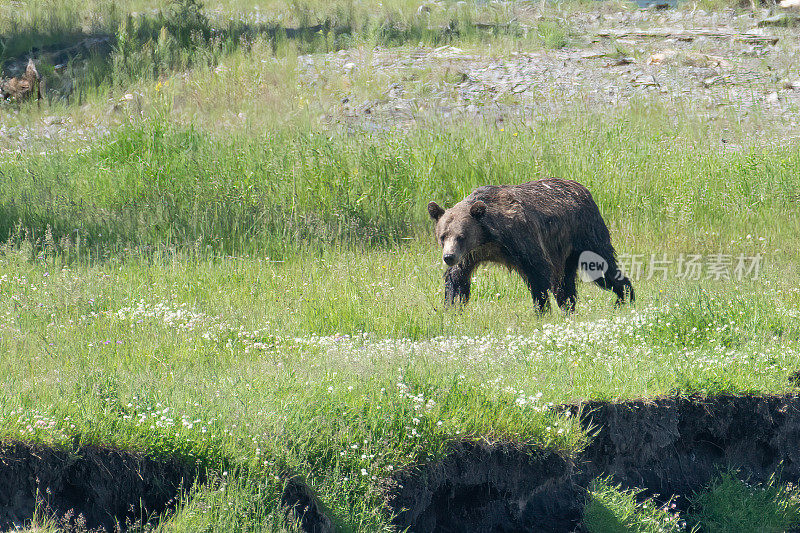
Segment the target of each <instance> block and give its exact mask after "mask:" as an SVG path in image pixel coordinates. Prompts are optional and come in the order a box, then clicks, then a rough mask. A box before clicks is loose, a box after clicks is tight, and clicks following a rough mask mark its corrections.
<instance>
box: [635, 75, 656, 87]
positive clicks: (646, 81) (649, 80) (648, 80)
mask: <svg viewBox="0 0 800 533" xmlns="http://www.w3.org/2000/svg"><path fill="white" fill-rule="evenodd" d="M631 85H638V86H642V87H656V86H658V82H657V81H656V79H655V77H654V76H652V75H651V74H642V75H641V76H637V77H636V78H634V79H632V80H631Z"/></svg>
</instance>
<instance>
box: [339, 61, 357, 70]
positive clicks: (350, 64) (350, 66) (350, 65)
mask: <svg viewBox="0 0 800 533" xmlns="http://www.w3.org/2000/svg"><path fill="white" fill-rule="evenodd" d="M355 68H356V64H355V63H353V62H352V61H348V62H347V63H345V64H344V66H343V67H342V69H344V71H345V72H347V73H350V72H352V71H353V70H354V69H355Z"/></svg>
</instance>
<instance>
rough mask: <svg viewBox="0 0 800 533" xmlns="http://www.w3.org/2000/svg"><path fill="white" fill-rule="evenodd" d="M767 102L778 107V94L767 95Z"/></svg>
mask: <svg viewBox="0 0 800 533" xmlns="http://www.w3.org/2000/svg"><path fill="white" fill-rule="evenodd" d="M765 101H766V102H767V103H768V104H770V105H778V103H779V102H780V99H779V98H778V93H775V92H772V93H769V94H768V95H767V98H766V99H765Z"/></svg>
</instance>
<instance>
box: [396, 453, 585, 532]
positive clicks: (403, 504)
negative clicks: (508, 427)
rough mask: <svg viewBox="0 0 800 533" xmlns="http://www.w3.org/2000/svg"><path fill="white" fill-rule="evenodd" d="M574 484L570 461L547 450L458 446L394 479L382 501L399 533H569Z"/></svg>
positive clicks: (574, 515)
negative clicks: (393, 514)
mask: <svg viewBox="0 0 800 533" xmlns="http://www.w3.org/2000/svg"><path fill="white" fill-rule="evenodd" d="M574 478H575V469H574V464H573V463H572V461H571V460H570V459H569V458H565V457H562V456H561V455H559V454H557V453H555V452H552V451H550V450H531V449H529V448H528V449H523V448H517V447H514V446H512V445H504V446H491V445H487V444H482V443H466V442H463V443H458V444H457V445H455V447H454V449H453V451H452V452H451V453H450V454H449V455H448V456H447V457H445V458H444V459H442V460H441V461H438V462H435V463H432V464H429V465H425V466H423V467H422V468H419V469H417V470H415V471H410V472H404V473H402V474H400V475H399V476H397V477H396V478H395V479H394V480H393V481H394V484H395V485H394V488H393V490H392V491H391V493H390V496H389V502H388V503H389V507H390V509H392V510H393V511H394V512H397V513H398V515H397V518H396V520H395V524H396V525H397V526H398V527H399V528H400V529H401V530H404V528H409V529H408V530H409V531H419V532H422V531H424V532H449V531H503V532H511V531H528V532H547V531H571V530H572V529H573V528H574V526H575V524H576V523H577V522H578V520H579V519H580V512H581V509H582V507H583V499H584V491H583V490H582V489H581V487H580V486H578V485H577V484H576V483H575V481H574ZM403 509H405V510H404V511H401V510H403Z"/></svg>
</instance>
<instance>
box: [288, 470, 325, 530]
mask: <svg viewBox="0 0 800 533" xmlns="http://www.w3.org/2000/svg"><path fill="white" fill-rule="evenodd" d="M281 507H283V508H284V509H285V510H286V513H287V518H288V519H289V520H290V521H291V522H299V524H300V528H301V529H302V530H303V531H306V532H308V533H333V532H334V531H336V530H337V529H336V527H335V526H334V523H333V520H332V513H331V512H330V510H328V509H327V508H326V507H325V506H324V504H323V503H322V501H321V500H320V498H319V496H318V495H317V494H316V492H314V489H312V488H311V487H309V486H308V484H307V483H306V482H305V481H304V480H303V479H301V478H300V477H298V476H290V477H288V479H287V480H286V485H285V486H284V489H283V494H281Z"/></svg>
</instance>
